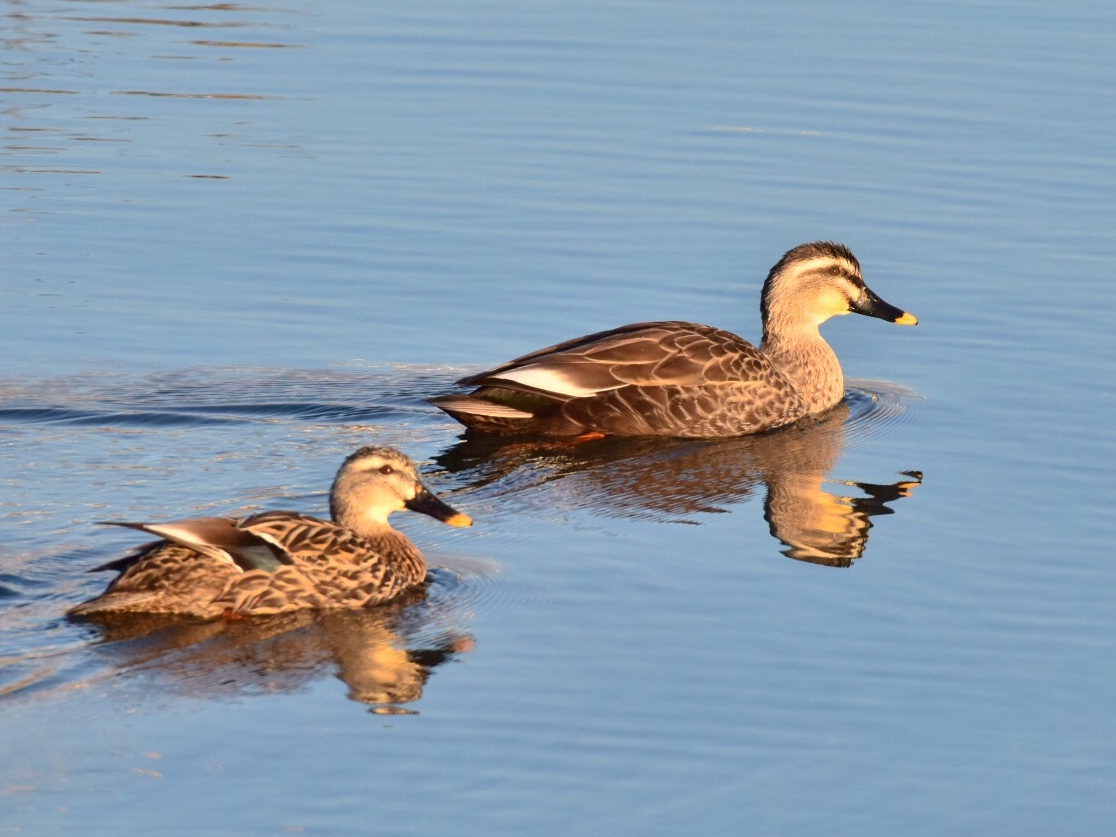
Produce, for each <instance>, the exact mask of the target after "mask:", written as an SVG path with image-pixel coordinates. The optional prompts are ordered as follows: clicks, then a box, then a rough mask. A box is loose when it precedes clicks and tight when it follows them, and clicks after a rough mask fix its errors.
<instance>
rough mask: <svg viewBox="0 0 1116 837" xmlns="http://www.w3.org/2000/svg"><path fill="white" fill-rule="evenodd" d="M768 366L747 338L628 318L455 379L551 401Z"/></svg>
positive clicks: (712, 379) (692, 382) (708, 379)
mask: <svg viewBox="0 0 1116 837" xmlns="http://www.w3.org/2000/svg"><path fill="white" fill-rule="evenodd" d="M769 367H770V364H769V362H768V361H767V359H766V358H765V357H764V356H763V355H762V354H760V352H759V350H758V349H756V347H755V346H753V345H752V344H751V343H749V342H748V341H747V340H744V339H743V338H741V337H738V336H737V335H735V334H733V333H732V332H729V331H724V330H722V329H718V328H712V327H711V326H704V325H698V324H696V323H686V322H678V321H667V322H650V323H634V324H632V325H627V326H621V327H620V328H614V329H611V330H609V331H601V332H598V333H596V334H589V335H586V336H584V337H578V338H576V339H574V340H568V341H566V342H565V343H559V344H557V345H554V346H549V347H547V348H545V349H540V350H539V351H537V352H532V353H531V354H528V355H524V356H523V357H519V358H516V359H515V360H512V361H510V362H508V363H505V364H504V365H502V366H498V367H496V368H495V369H490V370H488V371H486V372H481V373H480V374H477V375H471V376H469V377H467V378H463V379H462V380H460V381H458V384H460V385H461V386H481V387H501V388H505V389H511V390H518V391H522V392H530V393H536V394H539V395H544V396H548V397H551V398H554V399H557V400H563V401H564V400H567V399H570V398H587V397H592V396H594V395H599V394H601V393H604V392H608V391H610V390H616V389H620V388H621V387H625V386H639V387H655V386H679V387H693V386H704V385H707V384H718V383H730V382H731V383H741V382H746V381H747V380H748V379H749V378H754V377H756V376H757V373H762V372H763V371H764V370H766V369H767V368H769Z"/></svg>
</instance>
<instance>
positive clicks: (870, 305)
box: [849, 288, 918, 325]
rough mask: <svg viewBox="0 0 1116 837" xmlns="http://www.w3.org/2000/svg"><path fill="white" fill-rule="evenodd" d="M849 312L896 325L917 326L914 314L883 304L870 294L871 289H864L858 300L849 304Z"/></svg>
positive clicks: (873, 294) (916, 318)
mask: <svg viewBox="0 0 1116 837" xmlns="http://www.w3.org/2000/svg"><path fill="white" fill-rule="evenodd" d="M849 310H850V311H854V312H855V313H857V314H863V315H864V316H866V317H878V318H879V319H881V320H887V321H888V322H889V323H896V324H897V325H918V317H916V316H915V315H914V314H908V313H907V312H906V311H904V310H903V309H902V308H896V307H895V306H894V305H891V304H889V303H887V302H884V301H883V300H882V299H880V298H879V297H878V296H876V294H875V293H873V292H872V289H871V288H865V289H864V293H863V294H861V296H860V299H857V300H854V301H853V302H850V303H849Z"/></svg>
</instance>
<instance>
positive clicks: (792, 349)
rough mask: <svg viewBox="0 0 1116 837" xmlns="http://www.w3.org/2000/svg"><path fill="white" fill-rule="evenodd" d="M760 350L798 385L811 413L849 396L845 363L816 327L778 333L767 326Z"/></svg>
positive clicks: (819, 411) (827, 407)
mask: <svg viewBox="0 0 1116 837" xmlns="http://www.w3.org/2000/svg"><path fill="white" fill-rule="evenodd" d="M760 351H761V352H763V353H764V354H765V355H766V356H767V358H768V359H769V360H770V361H771V362H772V364H774V365H775V367H776V368H777V369H778V370H779V371H780V372H782V373H783V374H784V375H785V376H786V377H787V379H788V380H789V381H790V382H791V384H793V385H794V388H795V391H796V392H798V394H799V395H800V396H802V398H803V400H804V401H806V403H807V404H808V405H809V411H810V413H813V414H816V413H821V412H824V411H825V410H828V409H829V408H830V407H833V406H834V405H836V404H838V403H840V401H841V399H842V398H844V397H845V377H844V375H843V374H842V372H841V364H840V362H838V360H837V355H836V353H835V352H834V351H833V349H832V348H831V347H830V345H829V344H828V343H826V342H825V338H823V337H822V336H821V334H820V333H819V332H818V330H817V328H816V327H810V328H802V329H798V330H795V331H790V332H782V331H780V332H779V333H778V334H772V333H771V331H770V330H767V329H765V331H764V336H763V342H762V343H761V344H760Z"/></svg>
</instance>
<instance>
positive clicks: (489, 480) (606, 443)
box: [436, 393, 922, 567]
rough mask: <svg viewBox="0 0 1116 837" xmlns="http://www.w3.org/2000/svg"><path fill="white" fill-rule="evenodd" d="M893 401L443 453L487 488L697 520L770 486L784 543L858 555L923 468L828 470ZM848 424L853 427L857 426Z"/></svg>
mask: <svg viewBox="0 0 1116 837" xmlns="http://www.w3.org/2000/svg"><path fill="white" fill-rule="evenodd" d="M895 411H896V407H895V404H894V403H892V401H890V400H889V399H886V398H884V399H881V398H880V395H879V394H878V393H862V394H860V395H859V397H851V398H850V399H847V400H846V402H845V403H842V404H841V405H840V406H838V407H837V408H835V409H834V410H831V411H830V412H829V413H827V414H826V415H824V416H822V417H821V418H819V419H816V420H811V421H806V422H799V423H798V424H796V425H795V426H793V427H789V428H785V429H783V430H779V431H775V432H772V433H767V434H762V435H758V436H746V437H740V438H735V439H727V440H716V441H709V440H664V439H601V440H597V441H590V442H582V443H575V442H569V441H565V440H554V439H526V438H523V437H517V438H515V439H514V440H512V439H509V438H508V437H498V436H491V435H485V434H475V433H473V432H466V433H465V434H464V435H463V436H462V437H461V440H460V441H459V442H458V443H457V444H456V445H454V446H453V447H451V448H449V449H448V450H446V451H445V452H443V453H442V454H441V455H440V456H439V457H437V459H436V461H437V462H438V464H439V465H440V466H441V467H442V468H444V469H445V470H446V471H448V472H450V473H454V474H458V475H460V476H463V477H464V478H465V479H466V481H467V485H468V486H469V487H471V488H473V489H481V488H484V487H487V486H492V485H495V484H496V483H499V485H500V489H499V490H500V491H502V492H504V491H506V492H523V491H525V490H527V489H530V488H537V487H542V486H543V485H547V484H554V483H558V482H562V483H563V484H564V491H563V494H564V496H566V497H569V498H573V499H572V500H571V502H573V503H574V504H576V505H577V506H579V507H584V508H590V509H592V510H594V511H596V512H597V513H601V514H609V515H614V516H621V517H631V518H637V517H644V518H646V517H649V518H653V519H658V520H664V521H674V522H686V523H694V522H697V521H696V520H695V517H694V516H695V515H698V514H703V513H704V514H709V513H718V512H725V511H727V508H726V507H727V506H730V505H734V504H737V503H741V502H744V501H746V500H748V499H749V498H750V497H752V496H755V495H757V494H758V493H759V492H760V491H763V492H764V505H763V507H764V519H765V520H766V521H767V523H768V525H769V527H770V530H771V534H772V535H773V536H774V537H775V538H777V539H778V540H779V541H780V542H781V543H782V544H783V545H784V547H785V549H783V550H782V552H783V554H784V555H787V556H788V557H790V558H794V559H796V560H800V561H808V562H810V563H814V564H822V565H825V566H831V567H849V566H851V565H852V563H853V561H855V560H856V559H857V558H860V557H861V556H862V555H863V554H864V550H865V547H866V546H867V543H868V532H869V529H871V527H872V518H873V517H876V516H878V515H885V514H892V513H893V510H892V509H891V508H890V507H889V505H888V504H889V503H893V502H894V501H896V500H898V499H900V498H903V497H907V496H909V495H910V494H911V492H912V490H913V489H914V488H915V487H916V486H917V485H919V483H920V482H921V480H922V474H921V472H919V471H913V470H904V471H900V472H899V473H900V475H901V476H902V477H903V479H901V480H898V481H896V482H893V483H884V484H879V483H870V482H860V481H850V480H841V481H837V480H832V479H830V478H828V476H827V475H828V474H830V473H831V472H832V471H833V469H834V466H835V465H836V463H837V461H838V459H839V458H840V456H841V453H842V452H843V450H844V448H845V445H846V440H847V437H848V436H849V434H850V432H854V433H856V432H860V430H859V429H858V428H860V427H862V426H863V425H865V424H866V423H870V422H871V421H872V420H873V418H874V416H884V417H886V416H887V415H889V414H890V413H893V412H895ZM850 428H851V429H852V430H851V431H850Z"/></svg>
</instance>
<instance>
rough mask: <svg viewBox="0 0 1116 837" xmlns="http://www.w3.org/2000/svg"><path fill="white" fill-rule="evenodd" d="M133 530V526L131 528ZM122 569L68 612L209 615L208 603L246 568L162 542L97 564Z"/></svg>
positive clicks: (184, 547)
mask: <svg viewBox="0 0 1116 837" xmlns="http://www.w3.org/2000/svg"><path fill="white" fill-rule="evenodd" d="M132 528H137V527H132ZM96 569H98V570H116V571H117V572H119V573H120V575H119V576H117V577H116V578H115V579H114V580H113V581H112V583H111V584H109V586H108V589H106V590H105V592H104V593H102V594H101V595H100V596H97V597H96V598H95V599H92V600H91V601H88V602H84V603H82V604H80V605H78V606H76V607H74V608H72V609H71V610H70V611H69V615H70V616H77V617H86V616H96V615H98V614H113V613H175V614H191V615H198V616H201V615H210V614H209V610H210V605H211V603H212V602H213V600H214V599H215V598H216V597H217V596H219V595H220V594H221V593H222V591H224V590H225V588H226V587H227V586H228V585H229V583H230V582H232V581H233V580H235V579H236V578H238V577H241V576H243V575H244V574H245V573H244V570H243V569H241V568H240V567H239V566H237V565H236V564H235V563H233V562H232V561H231V560H229V558H228V556H225V557H224V558H221V559H215V558H211V557H209V556H208V555H205V554H202V553H199V552H198V551H197V550H195V549H193V548H191V547H186V546H181V545H180V544H177V543H173V542H170V541H166V540H159V541H155V542H153V543H148V544H145V545H143V546H141V547H139V548H137V549H136V550H134V551H132V552H131V553H129V554H128V555H125V556H124V557H123V558H120V559H117V560H115V561H110V562H109V563H107V564H103V565H101V566H100V567H97V568H96Z"/></svg>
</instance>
